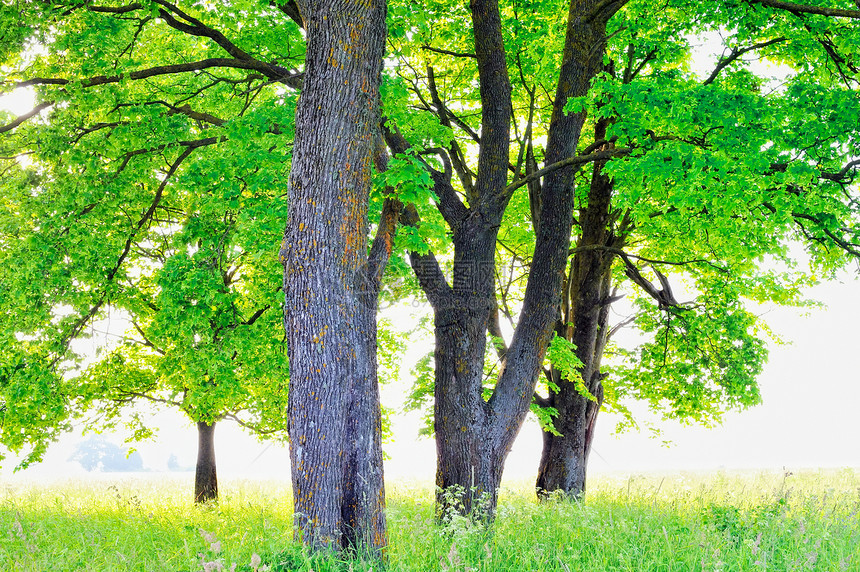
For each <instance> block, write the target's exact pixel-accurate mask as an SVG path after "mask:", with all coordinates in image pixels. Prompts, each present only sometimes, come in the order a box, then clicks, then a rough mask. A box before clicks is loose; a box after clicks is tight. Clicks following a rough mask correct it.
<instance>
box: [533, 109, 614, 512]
mask: <svg viewBox="0 0 860 572" xmlns="http://www.w3.org/2000/svg"><path fill="white" fill-rule="evenodd" d="M604 135H605V123H603V122H600V123H598V126H597V129H596V138H597V139H602V138H603V136H604ZM612 190H613V187H612V182H611V181H610V179H609V178H608V177H607V176H606V175H605V174H604V173H603V170H602V165H600V164H597V165H595V167H594V171H593V174H592V181H591V186H590V188H589V193H588V204H587V206H586V207H585V208H584V209H582V211H581V212H580V225H581V235H580V238H579V241H578V242H577V246H576V249H575V254H574V256H573V262H572V263H571V269H570V275H569V277H568V281H567V292H566V293H565V296H566V303H565V304H564V305H563V310H564V311H563V315H562V320H561V321H560V323H559V324H557V326H556V331H557V332H558V333H559V334H560V335H563V336H565V337H566V338H567V339H568V340H570V341H571V342H572V343H573V344H574V345H575V346H576V350H575V351H576V356H577V358H579V360H580V361H581V362H582V369H581V371H580V374H581V376H582V381H583V384H584V386H585V389H586V390H587V391H588V393H590V394H591V395H590V396H586V395H583V394H582V393H580V392H579V391H578V390H577V388H576V385H575V383H573V382H571V381H568V380H566V379H563V378H561V376H560V374H559V373H558V372H557V371H555V370H553V372H552V375H553V377H554V381H555V382H556V386H557V387H558V391H557V392H553V391H551V392H550V395H549V399H548V403H547V405H549V406H550V407H553V408H555V409H556V410H557V411H558V417H557V418H556V421H555V429H556V430H557V431H558V432H559V433H561V435H553V434H551V433H549V432H545V433H544V439H543V452H542V454H541V461H540V466H539V468H538V478H537V482H536V485H535V486H536V489H537V492H538V496H539V497H542V498H543V497H546V496H548V495H551V494H552V493H554V492H561V493H563V494H564V495H565V496H570V497H580V496H581V495H582V494H583V493H584V492H585V477H586V467H587V463H588V455H589V453H590V451H591V442H592V439H593V436H594V426H595V423H596V421H597V414H598V412H599V411H600V406H601V405H602V403H603V386H602V377H601V373H600V362H601V359H602V357H603V351H604V349H605V347H606V341H607V335H608V321H609V306H610V304H611V303H612V293H611V285H612V262H613V261H614V259H615V257H616V254H615V252H617V249H619V248H620V247H621V246H623V237H619V236H616V235H615V234H614V232H613V230H612V224H613V222H614V215H613V214H612V212H611V199H612Z"/></svg>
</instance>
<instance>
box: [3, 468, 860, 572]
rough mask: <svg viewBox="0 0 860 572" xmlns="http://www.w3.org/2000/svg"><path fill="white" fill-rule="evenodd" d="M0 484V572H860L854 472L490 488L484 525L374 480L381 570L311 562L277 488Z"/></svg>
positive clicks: (426, 492)
mask: <svg viewBox="0 0 860 572" xmlns="http://www.w3.org/2000/svg"><path fill="white" fill-rule="evenodd" d="M190 496H191V491H190V483H181V482H179V481H175V480H166V481H155V480H152V479H149V480H136V479H127V480H124V481H116V482H95V483H85V482H81V481H78V482H69V483H66V484H54V485H50V486H47V485H38V484H26V485H22V484H9V483H0V570H3V571H7V570H16V571H17V570H21V571H26V572H37V571H42V570H44V571H57V572H59V571H79V570H104V571H123V570H128V571H147V572H149V571H153V572H154V571H171V572H199V571H205V572H210V571H222V570H223V571H228V570H235V571H253V570H256V571H262V570H269V571H301V572H311V571H314V572H325V571H350V570H352V571H370V570H381V569H382V568H385V569H386V570H390V571H403V572H406V571H410V572H411V571H415V572H425V571H439V572H454V571H461V572H478V571H481V572H484V571H507V570H511V571H529V570H534V571H537V570H540V571H556V572H574V571H591V570H594V571H654V572H658V571H699V570H701V571H708V572H711V571H713V572H717V571H725V572H729V571H744V570H750V571H762V570H774V571H792V570H798V571H799V570H825V571H829V570H834V571H843V570H849V571H858V570H860V472H858V471H853V470H848V469H845V470H838V471H819V472H805V473H796V474H793V473H782V472H780V473H756V474H754V473H717V474H711V475H691V474H673V475H666V476H661V475H644V476H642V475H637V476H625V477H611V476H596V477H595V478H593V479H592V481H591V483H590V489H589V491H588V494H587V497H586V499H585V501H584V502H571V501H566V500H562V499H559V500H554V501H551V502H546V503H542V504H541V503H538V502H537V501H536V500H535V499H534V495H533V493H532V491H531V489H530V486H529V484H528V483H525V482H523V483H521V484H520V485H517V486H507V487H505V488H503V489H502V490H501V493H500V502H499V509H498V514H497V518H496V521H495V523H494V525H493V526H492V527H490V528H487V527H485V526H481V525H478V524H475V523H473V522H472V521H470V520H468V519H465V518H462V517H452V518H443V521H442V522H441V523H440V522H437V520H436V518H435V515H434V503H433V498H434V492H433V489H432V487H430V486H429V485H426V484H416V483H407V482H392V483H389V485H388V522H389V527H390V547H389V550H388V553H387V562H386V563H385V564H384V566H383V565H381V564H380V563H379V562H364V561H361V560H353V561H341V560H338V559H337V558H335V557H333V556H330V555H329V556H327V555H310V554H308V553H307V552H305V551H304V550H303V549H302V548H301V547H300V546H299V545H298V544H296V543H295V542H294V541H293V539H292V530H291V518H292V514H291V510H292V509H291V505H292V501H291V493H290V491H289V488H288V487H287V486H285V485H284V484H279V483H271V482H249V481H226V482H224V483H223V484H222V487H221V500H220V501H219V502H218V503H217V504H213V505H209V506H203V507H198V506H193V505H192V503H191V502H190Z"/></svg>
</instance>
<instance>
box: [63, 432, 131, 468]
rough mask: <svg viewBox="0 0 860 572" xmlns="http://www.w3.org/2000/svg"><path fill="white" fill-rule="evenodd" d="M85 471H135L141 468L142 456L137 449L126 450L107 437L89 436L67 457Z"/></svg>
mask: <svg viewBox="0 0 860 572" xmlns="http://www.w3.org/2000/svg"><path fill="white" fill-rule="evenodd" d="M69 460H70V461H76V462H78V463H80V465H81V466H82V467H83V468H84V469H86V470H87V471H104V472H135V471H142V470H143V457H141V456H140V453H139V452H137V451H134V452H132V453H131V454H128V452H127V451H126V450H125V449H123V448H122V447H120V446H119V445H117V444H116V443H112V442H110V441H108V440H107V439H104V438H101V437H91V438H90V439H87V440H86V441H82V442H80V443H78V445H77V447H76V448H75V452H74V453H73V454H72V456H71V457H69Z"/></svg>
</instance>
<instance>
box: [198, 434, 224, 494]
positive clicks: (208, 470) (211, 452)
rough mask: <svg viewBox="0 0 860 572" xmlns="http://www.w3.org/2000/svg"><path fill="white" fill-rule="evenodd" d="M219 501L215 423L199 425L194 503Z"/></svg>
mask: <svg viewBox="0 0 860 572" xmlns="http://www.w3.org/2000/svg"><path fill="white" fill-rule="evenodd" d="M214 500H218V474H217V472H216V470H215V422H214V421H213V422H212V423H205V422H203V421H200V422H198V423H197V468H196V469H195V472H194V502H196V503H203V502H208V501H214Z"/></svg>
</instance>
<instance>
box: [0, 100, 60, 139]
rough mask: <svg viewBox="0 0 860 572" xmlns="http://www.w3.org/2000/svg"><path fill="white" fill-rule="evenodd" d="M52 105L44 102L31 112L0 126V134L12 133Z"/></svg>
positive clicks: (49, 102) (51, 102) (52, 103)
mask: <svg viewBox="0 0 860 572" xmlns="http://www.w3.org/2000/svg"><path fill="white" fill-rule="evenodd" d="M52 105H54V102H53V101H45V102H43V103H40V104H39V105H37V106H36V107H34V108H33V109H32V110H30V111H28V112H27V113H25V114H23V115H19V116H18V117H16V118H15V119H13V120H12V121H11V122H9V123H7V124H6V125H0V133H6V132H7V131H12V130H13V129H15V128H16V127H18V126H19V125H21V124H22V123H24V122H25V121H27V120H29V119H32V118H33V117H36V116H37V115H39V114H40V113H41V112H42V111H43V110H45V109H47V108H49V107H51V106H52Z"/></svg>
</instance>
